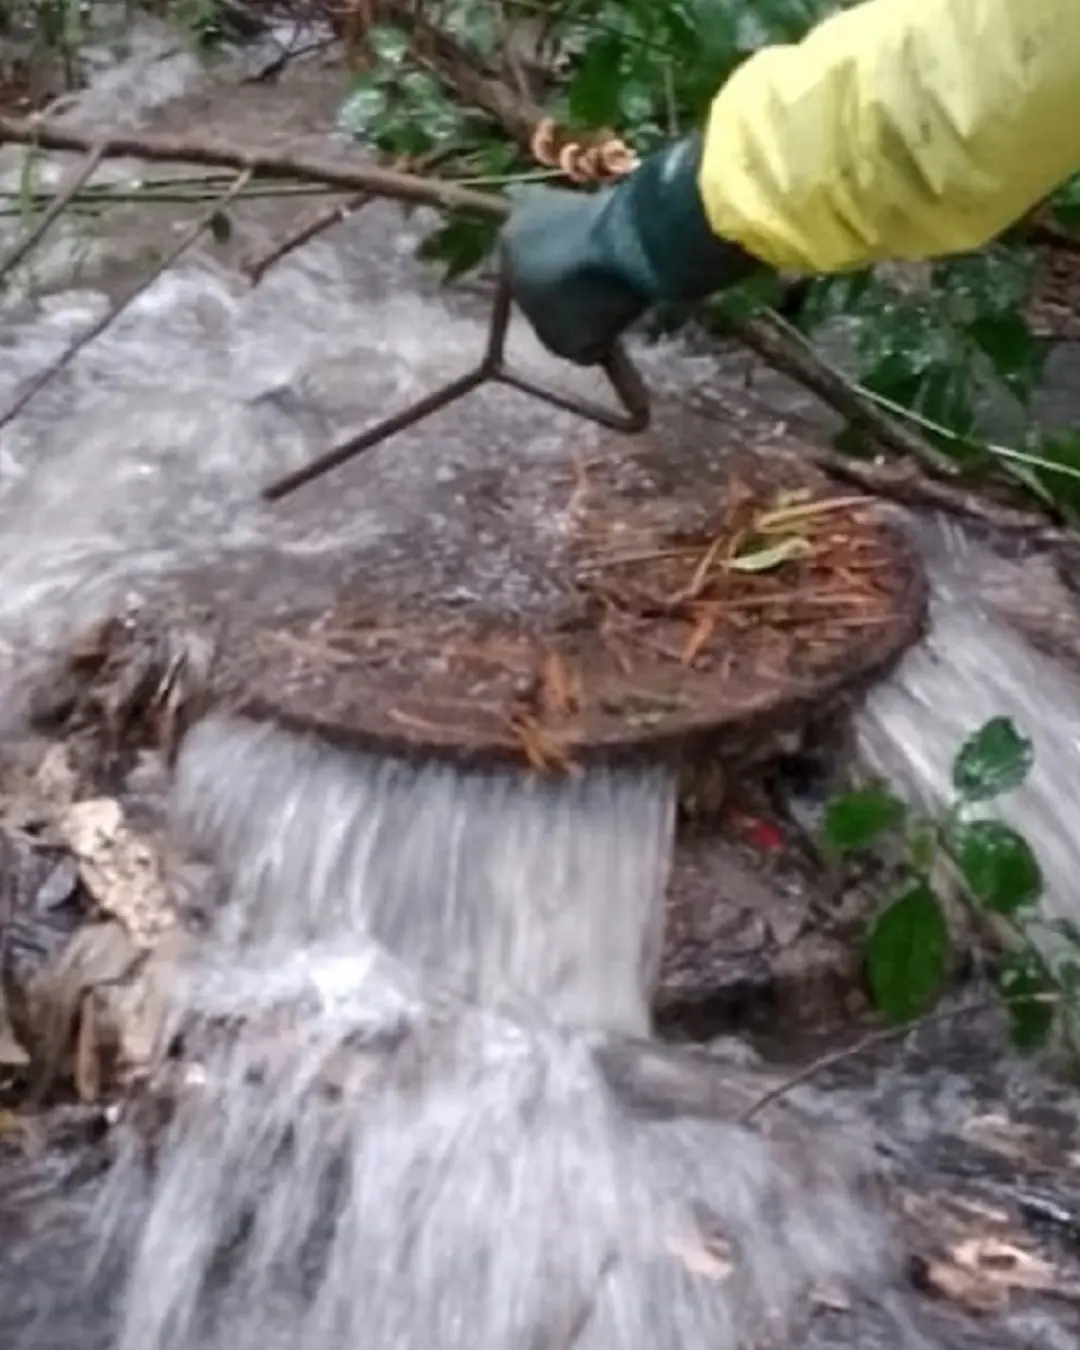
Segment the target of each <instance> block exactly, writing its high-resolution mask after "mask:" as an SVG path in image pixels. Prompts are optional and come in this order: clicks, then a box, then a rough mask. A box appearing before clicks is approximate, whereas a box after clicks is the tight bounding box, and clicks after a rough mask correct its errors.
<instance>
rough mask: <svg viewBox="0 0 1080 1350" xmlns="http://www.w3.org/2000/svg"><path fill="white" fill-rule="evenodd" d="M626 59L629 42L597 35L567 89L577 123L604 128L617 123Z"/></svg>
mask: <svg viewBox="0 0 1080 1350" xmlns="http://www.w3.org/2000/svg"><path fill="white" fill-rule="evenodd" d="M625 62H626V42H625V40H624V39H623V38H622V37H621V36H619V35H616V34H612V33H608V32H601V33H598V34H597V36H596V37H595V38H593V40H592V41H591V42H590V43H589V45H588V47H587V48H586V49H585V51H584V53H583V54H582V56H581V58H580V60H579V61H578V63H577V70H576V72H575V74H574V77H573V79H572V80H571V81H570V85H569V88H568V89H567V91H566V98H567V106H568V109H569V114H570V119H571V121H572V122H573V123H574V125H576V126H582V127H600V126H608V125H610V124H613V123H615V121H616V119H617V116H618V112H619V100H620V91H621V89H622V85H623V66H624V64H625Z"/></svg>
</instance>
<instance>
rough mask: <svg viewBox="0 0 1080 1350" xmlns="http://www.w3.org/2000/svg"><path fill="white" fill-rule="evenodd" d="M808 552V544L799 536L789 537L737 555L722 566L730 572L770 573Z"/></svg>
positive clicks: (807, 541)
mask: <svg viewBox="0 0 1080 1350" xmlns="http://www.w3.org/2000/svg"><path fill="white" fill-rule="evenodd" d="M809 552H810V542H809V540H807V539H804V538H803V537H802V536H801V535H797V534H793V535H789V536H788V537H787V538H786V539H778V540H777V542H776V543H775V544H766V545H764V546H763V547H762V548H757V549H753V550H751V551H750V552H749V553H738V554H736V555H735V557H734V558H729V559H728V560H727V562H726V563H725V564H724V566H725V567H726V568H727V569H728V571H730V572H771V571H772V570H773V569H774V568H776V567H780V566H781V565H782V564H783V563H786V562H791V561H792V560H793V559H794V558H803V557H805V556H806V554H807V553H809Z"/></svg>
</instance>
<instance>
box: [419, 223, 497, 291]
mask: <svg viewBox="0 0 1080 1350" xmlns="http://www.w3.org/2000/svg"><path fill="white" fill-rule="evenodd" d="M495 238H496V230H495V226H494V225H493V224H492V223H491V222H490V221H482V220H472V219H469V218H468V217H465V216H458V217H455V218H454V219H452V220H447V221H445V222H444V223H443V224H442V225H440V226H439V228H438V229H436V230H435V231H434V232H433V233H432V234H429V235H428V236H427V238H426V239H424V241H423V243H422V244H421V245H420V249H419V254H420V257H421V258H423V259H424V261H425V262H436V263H440V264H441V265H442V267H443V279H444V280H445V281H454V280H456V279H457V278H458V277H461V276H464V275H465V273H466V272H471V271H472V270H473V268H475V267H478V266H479V265H480V264H481V263H482V262H483V261H484V259H485V258H486V257H487V256H488V254H489V253H490V252H491V250H492V248H493V247H494V244H495Z"/></svg>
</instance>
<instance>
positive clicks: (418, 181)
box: [0, 116, 509, 219]
mask: <svg viewBox="0 0 1080 1350" xmlns="http://www.w3.org/2000/svg"><path fill="white" fill-rule="evenodd" d="M5 143H7V144H12V145H35V146H38V147H39V148H40V149H42V150H67V151H75V152H77V153H82V154H87V153H89V152H90V151H91V150H92V149H94V147H95V144H98V143H100V146H101V153H102V155H103V157H104V158H106V159H145V160H149V161H151V162H153V163H157V164H201V165H204V166H206V167H207V168H216V169H232V170H234V171H235V172H237V173H240V172H243V171H244V170H248V171H250V174H251V175H252V176H254V177H257V178H276V179H282V178H291V179H294V180H298V181H301V182H303V181H307V182H315V183H326V184H329V185H330V186H331V187H339V188H341V189H342V190H343V191H345V192H370V193H371V194H372V195H373V196H376V197H388V198H390V199H391V200H393V201H399V202H411V203H412V204H414V205H416V206H434V207H442V208H443V209H445V210H447V211H465V212H471V213H472V214H474V215H482V216H488V217H495V218H496V219H502V218H504V217H505V216H506V215H507V214H508V212H509V205H508V203H507V202H506V201H504V200H503V198H502V197H497V196H495V195H494V194H493V193H488V192H477V191H475V189H473V188H467V187H459V186H458V185H457V184H456V183H452V182H446V181H445V180H443V179H440V178H424V177H421V176H420V175H418V174H412V173H403V172H400V171H398V170H396V169H383V168H379V167H378V166H377V165H374V164H357V163H355V162H350V161H348V160H341V161H338V160H332V159H321V158H318V157H317V156H311V157H308V156H304V155H291V154H288V153H284V152H282V153H275V152H274V151H272V150H261V149H258V148H241V147H238V146H235V145H228V144H226V143H224V142H222V141H214V140H202V139H200V138H199V137H194V136H193V137H188V136H165V135H152V134H149V133H147V134H139V133H137V132H125V133H123V134H117V135H115V136H105V137H102V138H101V139H100V142H98V140H97V138H96V137H90V136H88V135H86V134H85V133H80V132H77V131H71V130H69V129H67V128H65V129H63V130H61V129H59V128H56V127H50V126H47V125H43V124H41V123H39V122H37V121H35V120H34V119H32V118H19V117H4V116H0V145H2V144H5Z"/></svg>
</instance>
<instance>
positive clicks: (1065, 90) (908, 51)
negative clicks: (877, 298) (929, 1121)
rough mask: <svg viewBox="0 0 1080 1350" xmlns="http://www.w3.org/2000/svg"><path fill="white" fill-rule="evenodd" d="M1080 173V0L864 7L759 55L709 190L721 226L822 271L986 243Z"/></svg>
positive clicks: (763, 251)
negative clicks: (800, 37)
mask: <svg viewBox="0 0 1080 1350" xmlns="http://www.w3.org/2000/svg"><path fill="white" fill-rule="evenodd" d="M1076 169H1080V0H864V3H862V4H859V5H857V6H855V7H854V8H851V9H848V10H845V11H843V12H841V13H839V14H837V15H834V16H833V17H831V18H829V19H826V20H824V21H823V22H822V23H821V24H819V25H818V26H817V27H816V28H815V29H814V30H813V31H812V32H811V33H810V34H809V35H808V36H807V37H806V38H804V39H803V41H801V42H799V43H796V44H793V45H781V46H774V47H768V48H765V49H763V50H762V51H760V52H757V53H756V54H755V55H753V56H752V57H750V58H749V60H747V61H746V62H744V63H743V65H742V66H740V67H739V69H738V70H736V72H735V73H734V75H733V76H732V77H731V79H730V80H729V81H728V82H727V83H726V84H725V85H724V87H723V88H722V89H721V90H720V93H719V94H718V95H717V97H716V99H715V101H714V103H713V106H712V110H711V113H710V117H709V122H708V126H707V129H706V136H705V150H704V157H703V160H702V168H701V173H700V177H699V187H700V190H701V195H702V198H703V201H704V203H705V210H706V214H707V216H708V218H709V220H710V222H711V224H712V227H713V229H714V230H715V232H716V233H717V234H718V235H720V236H722V237H723V238H726V239H729V240H732V241H734V242H735V243H737V244H740V245H741V246H742V247H743V248H745V249H746V250H747V251H748V252H749V253H751V254H753V255H754V256H756V257H758V258H760V259H761V260H762V261H763V262H766V263H770V264H772V265H773V266H774V267H783V268H790V269H793V270H797V271H802V272H812V273H813V272H816V273H828V272H838V271H842V270H845V269H848V268H854V267H860V266H865V265H867V264H869V263H872V262H878V261H882V260H885V259H920V258H929V257H936V256H942V255H946V254H950V253H960V252H965V251H967V250H970V249H973V248H977V247H979V246H980V245H981V244H984V243H986V241H987V240H989V239H992V238H993V237H994V236H995V235H998V234H1000V233H1001V231H1002V230H1004V229H1006V228H1007V227H1008V226H1009V225H1011V224H1013V223H1014V222H1015V221H1016V220H1017V219H1019V217H1021V216H1022V215H1024V214H1025V212H1027V211H1028V210H1030V209H1031V207H1033V206H1034V205H1035V204H1036V203H1037V202H1039V201H1040V200H1041V199H1042V198H1044V197H1046V196H1047V195H1049V193H1050V192H1052V191H1053V189H1054V188H1055V187H1057V186H1058V185H1059V184H1060V183H1061V182H1063V181H1064V179H1066V178H1067V177H1068V176H1069V175H1070V174H1071V173H1072V172H1073V171H1074V170H1076Z"/></svg>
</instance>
